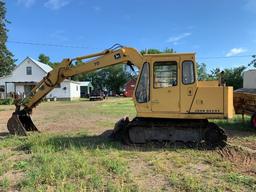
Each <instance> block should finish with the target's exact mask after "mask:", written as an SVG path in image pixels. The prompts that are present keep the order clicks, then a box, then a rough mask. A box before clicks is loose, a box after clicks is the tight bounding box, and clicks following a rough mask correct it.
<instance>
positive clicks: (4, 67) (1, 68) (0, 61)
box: [0, 1, 15, 77]
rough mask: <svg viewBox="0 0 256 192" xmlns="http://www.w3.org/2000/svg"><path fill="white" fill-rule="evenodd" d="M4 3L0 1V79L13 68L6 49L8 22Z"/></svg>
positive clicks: (11, 55)
mask: <svg viewBox="0 0 256 192" xmlns="http://www.w3.org/2000/svg"><path fill="white" fill-rule="evenodd" d="M5 15H6V8H5V3H4V2H3V1H0V77H2V76H5V75H9V74H10V73H11V72H12V70H13V69H14V67H15V64H14V62H15V60H14V59H13V54H12V53H11V52H10V51H9V50H8V49H7V47H6V41H7V38H8V36H7V32H8V30H7V28H6V24H7V23H9V21H8V20H7V19H6V16H5Z"/></svg>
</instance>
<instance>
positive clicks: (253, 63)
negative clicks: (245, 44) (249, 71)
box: [248, 55, 256, 68]
mask: <svg viewBox="0 0 256 192" xmlns="http://www.w3.org/2000/svg"><path fill="white" fill-rule="evenodd" d="M252 58H253V59H252V61H251V62H250V63H249V64H248V66H251V65H252V66H253V67H255V68H256V55H253V56H252Z"/></svg>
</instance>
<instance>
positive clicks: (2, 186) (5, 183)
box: [0, 177, 10, 191]
mask: <svg viewBox="0 0 256 192" xmlns="http://www.w3.org/2000/svg"><path fill="white" fill-rule="evenodd" d="M9 185H10V181H9V180H8V179H7V178H6V177H4V178H3V179H2V180H1V181H0V190H1V191H2V190H3V191H6V190H7V189H8V187H9Z"/></svg>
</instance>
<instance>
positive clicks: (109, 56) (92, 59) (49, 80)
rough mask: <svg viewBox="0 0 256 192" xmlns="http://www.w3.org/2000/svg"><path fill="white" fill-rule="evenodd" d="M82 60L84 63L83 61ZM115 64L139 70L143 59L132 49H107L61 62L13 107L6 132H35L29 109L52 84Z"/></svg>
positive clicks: (51, 88)
mask: <svg viewBox="0 0 256 192" xmlns="http://www.w3.org/2000/svg"><path fill="white" fill-rule="evenodd" d="M86 59H87V61H84V60H86ZM74 61H80V62H81V63H80V64H79V65H75V66H74V65H72V63H73V62H74ZM116 64H128V65H135V66H137V67H138V68H139V69H140V68H141V66H142V64H143V56H142V55H141V54H140V53H139V52H138V51H137V50H135V49H133V48H129V47H118V48H117V49H107V50H105V51H103V52H100V53H95V54H91V55H86V56H82V57H77V58H74V59H64V60H63V61H62V62H61V63H60V64H59V65H58V66H57V67H56V68H54V69H53V70H52V71H51V72H49V73H48V74H47V75H46V77H44V78H43V79H42V80H41V81H40V82H39V83H38V84H37V85H36V86H35V87H34V88H33V89H32V91H31V93H30V95H29V96H28V97H26V98H24V99H23V100H21V101H19V102H17V103H16V104H15V105H16V110H15V112H14V113H13V115H12V117H11V118H10V119H9V121H8V123H7V128H8V130H9V132H10V133H11V134H16V135H27V131H38V129H37V128H36V126H35V125H34V124H33V122H32V120H31V117H30V114H31V113H32V109H33V108H34V107H36V106H37V105H38V104H39V103H40V102H41V101H42V99H43V98H44V97H45V96H46V95H47V94H48V93H50V92H51V91H52V90H53V89H54V88H55V87H56V85H58V84H59V83H61V82H63V81H64V80H65V79H67V78H69V77H72V76H74V75H77V74H81V73H87V72H90V71H95V70H97V69H102V68H105V67H108V66H112V65H116Z"/></svg>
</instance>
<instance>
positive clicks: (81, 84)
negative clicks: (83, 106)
mask: <svg viewBox="0 0 256 192" xmlns="http://www.w3.org/2000/svg"><path fill="white" fill-rule="evenodd" d="M79 84H80V86H89V85H90V86H92V83H91V82H90V81H80V82H79Z"/></svg>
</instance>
